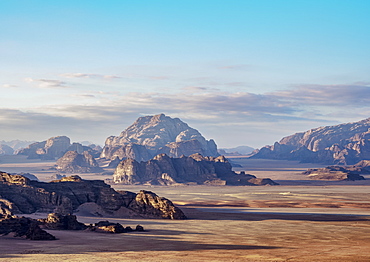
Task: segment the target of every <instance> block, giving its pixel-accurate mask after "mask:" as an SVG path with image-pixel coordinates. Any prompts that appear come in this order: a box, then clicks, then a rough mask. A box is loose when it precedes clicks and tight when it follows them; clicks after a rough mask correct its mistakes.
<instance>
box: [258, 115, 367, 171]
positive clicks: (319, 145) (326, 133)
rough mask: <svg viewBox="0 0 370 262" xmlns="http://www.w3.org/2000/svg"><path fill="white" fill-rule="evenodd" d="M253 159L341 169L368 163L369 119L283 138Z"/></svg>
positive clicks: (259, 152) (263, 149) (262, 150)
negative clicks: (335, 166) (358, 163)
mask: <svg viewBox="0 0 370 262" xmlns="http://www.w3.org/2000/svg"><path fill="white" fill-rule="evenodd" d="M252 158H267V159H284V160H298V161H301V162H311V163H327V164H344V165H351V164H354V163H357V162H358V161H360V160H363V159H370V118H368V119H365V120H362V121H359V122H353V123H346V124H340V125H336V126H326V127H319V128H315V129H311V130H309V131H306V132H302V133H296V134H294V135H291V136H287V137H284V138H283V139H281V140H280V141H279V142H276V143H275V144H274V145H273V146H266V147H263V148H261V149H260V150H257V151H256V152H255V153H254V155H253V156H252Z"/></svg>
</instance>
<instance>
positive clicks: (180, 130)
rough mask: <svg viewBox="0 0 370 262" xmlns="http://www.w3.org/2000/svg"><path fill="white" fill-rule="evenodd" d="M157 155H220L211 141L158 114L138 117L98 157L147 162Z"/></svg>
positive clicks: (178, 121) (180, 122) (112, 137)
mask: <svg viewBox="0 0 370 262" xmlns="http://www.w3.org/2000/svg"><path fill="white" fill-rule="evenodd" d="M160 153H165V154H167V155H169V156H171V157H180V156H181V155H185V156H189V155H191V154H195V153H200V154H202V155H204V156H218V155H219V154H218V153H217V145H216V143H215V142H214V141H213V140H212V139H211V140H206V139H205V138H204V137H203V136H202V135H201V134H200V133H199V132H198V131H197V130H196V129H194V128H191V127H189V126H188V125H187V124H186V123H184V122H182V121H181V120H180V119H178V118H171V117H168V116H165V115H164V114H160V115H155V116H145V117H140V118H139V119H137V120H136V121H135V122H134V123H133V124H132V125H131V126H129V127H128V128H127V129H126V130H125V131H123V132H122V133H121V134H120V135H119V136H110V137H108V138H107V139H106V141H105V146H104V148H103V152H102V153H101V155H100V156H101V158H106V159H112V160H113V159H114V158H116V157H119V158H120V159H125V158H132V159H135V160H136V161H148V160H149V159H151V158H153V157H154V156H156V155H158V154H160Z"/></svg>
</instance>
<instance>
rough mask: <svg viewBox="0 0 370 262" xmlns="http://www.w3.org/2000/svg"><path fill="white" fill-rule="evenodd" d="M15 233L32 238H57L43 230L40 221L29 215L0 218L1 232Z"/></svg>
mask: <svg viewBox="0 0 370 262" xmlns="http://www.w3.org/2000/svg"><path fill="white" fill-rule="evenodd" d="M9 233H15V237H25V238H27V239H30V240H55V239H56V238H55V237H54V236H53V235H51V234H49V233H48V232H46V231H45V230H42V229H41V228H40V226H39V222H38V221H37V220H35V219H31V218H27V217H8V218H3V219H0V234H1V235H7V234H9Z"/></svg>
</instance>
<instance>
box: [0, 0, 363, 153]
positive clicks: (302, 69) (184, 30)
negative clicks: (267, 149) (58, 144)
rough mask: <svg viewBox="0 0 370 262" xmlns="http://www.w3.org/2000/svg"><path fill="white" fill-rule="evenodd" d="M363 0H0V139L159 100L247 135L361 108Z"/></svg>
mask: <svg viewBox="0 0 370 262" xmlns="http://www.w3.org/2000/svg"><path fill="white" fill-rule="evenodd" d="M369 13H370V1H368V0H364V1H362V0H356V1H350V0H333V1H332V0H310V1H306V0H294V1H290V0H184V1H173V0H155V1H154V0H141V1H132V0H116V1H115V0H105V1H91V0H89V1H87V0H78V1H76V0H73V1H70V0H63V1H59V0H58V1H46V0H43V1H42V0H0V91H1V93H0V94H1V96H0V98H1V103H0V125H1V128H0V140H13V139H21V140H33V141H42V140H46V139H47V138H49V137H52V136H57V135H67V136H69V137H70V138H71V140H72V141H84V140H89V141H92V142H94V143H97V144H101V145H103V144H104V141H105V139H106V138H107V137H108V136H111V135H119V133H120V132H121V131H123V130H124V129H126V128H127V127H128V126H129V125H131V124H132V123H133V122H134V121H135V120H136V119H137V118H138V117H140V116H145V115H155V114H160V113H164V114H166V115H168V116H171V117H178V118H180V119H181V120H183V121H184V122H186V123H188V124H189V125H190V126H191V127H193V128H196V129H198V130H199V131H200V132H201V133H202V134H203V135H204V136H205V137H206V138H207V139H211V138H212V139H214V140H215V141H216V143H217V144H218V146H219V147H235V146H239V145H248V146H251V147H255V148H259V147H262V146H264V145H268V144H273V143H274V142H275V141H279V140H280V139H281V138H282V137H284V136H287V135H291V134H293V133H296V132H302V131H306V130H309V129H311V128H316V127H319V126H327V125H335V124H339V123H345V122H354V121H359V120H362V119H365V118H368V117H370V107H369V104H370V48H369V47H370V16H369V15H368V14H369Z"/></svg>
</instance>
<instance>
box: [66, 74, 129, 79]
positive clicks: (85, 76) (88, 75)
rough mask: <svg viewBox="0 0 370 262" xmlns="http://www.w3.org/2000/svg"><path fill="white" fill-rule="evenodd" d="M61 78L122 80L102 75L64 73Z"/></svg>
mask: <svg viewBox="0 0 370 262" xmlns="http://www.w3.org/2000/svg"><path fill="white" fill-rule="evenodd" d="M61 76H62V77H66V78H95V79H96V78H99V79H119V78H122V77H120V76H116V75H102V74H84V73H65V74H61Z"/></svg>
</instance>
